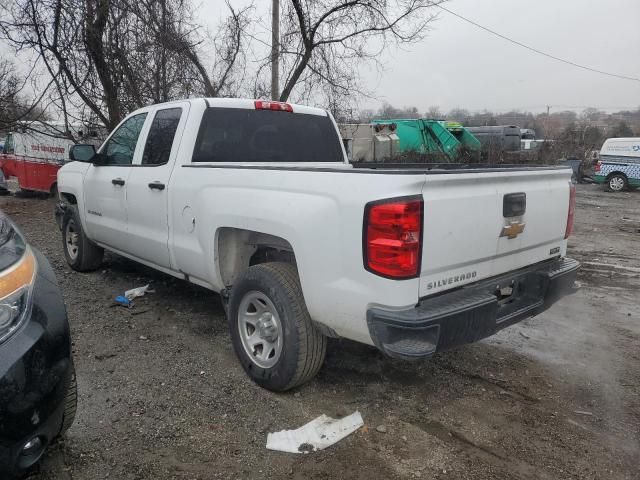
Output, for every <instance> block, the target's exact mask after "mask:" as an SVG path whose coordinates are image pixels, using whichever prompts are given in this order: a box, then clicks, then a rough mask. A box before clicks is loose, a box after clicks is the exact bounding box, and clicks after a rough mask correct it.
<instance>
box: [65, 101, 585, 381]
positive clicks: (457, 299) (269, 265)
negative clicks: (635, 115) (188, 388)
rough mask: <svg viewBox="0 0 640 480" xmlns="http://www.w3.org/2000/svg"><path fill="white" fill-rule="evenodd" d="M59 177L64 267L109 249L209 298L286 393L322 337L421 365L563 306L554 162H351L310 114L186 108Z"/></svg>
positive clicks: (247, 107) (564, 213)
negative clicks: (215, 295) (216, 300)
mask: <svg viewBox="0 0 640 480" xmlns="http://www.w3.org/2000/svg"><path fill="white" fill-rule="evenodd" d="M70 158H71V160H76V161H74V162H70V163H68V164H67V165H65V166H64V167H63V168H62V169H61V170H60V171H59V173H58V189H59V194H60V200H61V201H60V203H59V205H58V208H57V217H58V221H59V224H60V226H61V229H62V240H63V242H62V243H63V247H64V252H65V256H66V258H67V261H68V262H69V264H70V265H71V267H72V268H74V269H76V270H79V271H86V270H91V269H95V268H97V267H98V266H99V265H100V262H101V260H102V255H103V249H108V250H110V251H113V252H116V253H118V254H120V255H122V256H124V257H128V258H130V259H132V260H135V261H137V262H140V263H143V264H145V265H148V266H150V267H153V268H155V269H157V270H160V271H162V272H165V273H168V274H170V275H173V276H175V277H178V278H181V279H185V280H187V281H189V282H192V283H195V284H198V285H202V286H204V287H206V288H208V289H211V290H213V291H214V292H219V293H220V294H221V295H222V298H223V301H224V304H225V306H226V309H227V317H228V321H229V328H230V332H231V338H232V342H233V346H234V348H235V351H236V353H237V355H238V357H239V359H240V362H241V363H242V366H243V367H244V369H245V371H246V372H247V374H248V375H249V376H250V377H251V378H252V379H253V380H254V381H255V382H257V383H258V384H259V385H261V386H263V387H265V388H268V389H271V390H275V391H283V390H287V389H290V388H293V387H295V386H297V385H300V384H302V383H304V382H306V381H308V380H309V379H311V378H312V377H313V376H314V375H315V374H316V373H317V371H318V370H319V369H320V367H321V365H322V363H323V360H324V355H325V348H326V338H327V337H344V338H348V339H351V340H355V341H358V342H363V343H366V344H370V345H375V346H376V347H377V348H379V349H380V350H382V351H383V352H385V353H386V354H388V355H390V356H392V357H396V358H405V359H416V358H426V357H430V356H432V355H433V354H434V353H435V352H437V351H441V350H443V349H446V348H449V347H452V346H456V345H460V344H464V343H469V342H473V341H476V340H479V339H482V338H484V337H487V336H489V335H492V334H493V333H495V332H496V331H498V330H500V329H501V328H504V327H506V326H508V325H511V324H513V323H515V322H517V321H519V320H522V319H524V318H527V317H531V316H533V315H535V314H537V313H539V312H541V311H543V310H544V309H546V308H547V307H548V306H549V305H550V304H552V303H553V302H554V301H555V300H557V299H558V298H559V297H560V296H562V295H564V294H566V293H568V292H569V291H570V290H571V288H572V285H573V282H574V279H575V276H576V272H577V269H578V263H577V262H576V261H575V260H572V259H569V258H566V257H565V252H566V248H567V238H568V236H569V235H570V233H571V229H572V224H573V212H574V202H575V200H574V199H575V191H574V188H573V186H572V184H571V182H570V179H571V170H570V169H569V168H565V167H552V166H551V167H550V166H547V167H530V166H515V167H511V166H496V167H492V166H482V165H476V166H469V165H455V164H449V165H442V164H440V165H435V164H421V165H404V166H398V165H380V164H365V165H364V166H354V165H351V164H349V163H348V161H347V159H346V155H345V151H344V148H343V145H342V142H341V140H340V137H339V133H338V129H337V127H336V124H335V122H334V120H333V118H332V117H331V115H330V114H329V113H327V112H326V111H325V110H321V109H318V108H311V107H307V106H302V105H291V104H286V103H277V102H266V101H259V100H256V101H254V100H243V99H219V98H216V99H195V100H185V101H177V102H171V103H166V104H161V105H154V106H151V107H147V108H143V109H141V110H137V111H135V112H134V113H132V114H131V115H129V116H128V117H127V118H125V119H124V121H123V122H122V123H121V124H120V125H119V126H118V127H117V128H116V129H115V130H114V131H113V132H112V133H111V135H110V137H109V138H108V139H107V140H106V141H105V143H104V144H103V145H102V146H101V147H100V149H99V150H98V152H97V153H96V151H95V149H94V147H93V146H91V145H77V146H75V147H74V148H73V149H72V150H71V152H70Z"/></svg>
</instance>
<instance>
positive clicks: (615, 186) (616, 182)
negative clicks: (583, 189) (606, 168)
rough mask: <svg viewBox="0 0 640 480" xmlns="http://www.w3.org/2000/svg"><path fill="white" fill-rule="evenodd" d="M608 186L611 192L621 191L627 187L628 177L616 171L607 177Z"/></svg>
mask: <svg viewBox="0 0 640 480" xmlns="http://www.w3.org/2000/svg"><path fill="white" fill-rule="evenodd" d="M606 186H607V190H609V191H610V192H621V191H622V190H624V189H626V188H627V177H625V176H624V175H622V174H621V173H614V174H613V175H611V176H610V177H609V178H608V179H607V183H606Z"/></svg>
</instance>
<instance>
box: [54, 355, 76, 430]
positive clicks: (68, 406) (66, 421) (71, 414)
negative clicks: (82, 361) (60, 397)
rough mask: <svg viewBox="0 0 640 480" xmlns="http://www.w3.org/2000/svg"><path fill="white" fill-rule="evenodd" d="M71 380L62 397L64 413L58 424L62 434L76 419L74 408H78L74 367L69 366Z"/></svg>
mask: <svg viewBox="0 0 640 480" xmlns="http://www.w3.org/2000/svg"><path fill="white" fill-rule="evenodd" d="M71 369H72V370H71V381H70V382H69V387H68V388H67V394H66V395H65V398H64V414H63V416H62V425H60V433H59V434H58V435H64V434H65V433H66V431H67V430H69V428H71V425H73V422H74V421H75V419H76V410H77V408H78V384H77V382H76V369H75V367H74V366H73V364H72V366H71Z"/></svg>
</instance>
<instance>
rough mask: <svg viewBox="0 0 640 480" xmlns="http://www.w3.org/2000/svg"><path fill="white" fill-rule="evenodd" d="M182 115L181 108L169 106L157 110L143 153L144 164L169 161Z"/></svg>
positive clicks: (160, 163)
mask: <svg viewBox="0 0 640 480" xmlns="http://www.w3.org/2000/svg"><path fill="white" fill-rule="evenodd" d="M181 115H182V109H181V108H168V109H165V110H158V112H156V115H155V117H153V123H152V124H151V128H150V129H149V135H147V143H146V144H145V146H144V153H143V154H142V164H143V165H164V164H165V163H167V162H168V161H169V156H170V155H171V147H172V146H173V140H174V138H175V136H176V131H177V130H178V124H179V123H180V116H181Z"/></svg>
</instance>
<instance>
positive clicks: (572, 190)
mask: <svg viewBox="0 0 640 480" xmlns="http://www.w3.org/2000/svg"><path fill="white" fill-rule="evenodd" d="M575 212H576V186H575V185H570V186H569V213H567V229H566V230H565V232H564V238H565V239H567V238H569V235H571V232H573V216H574V214H575Z"/></svg>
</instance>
